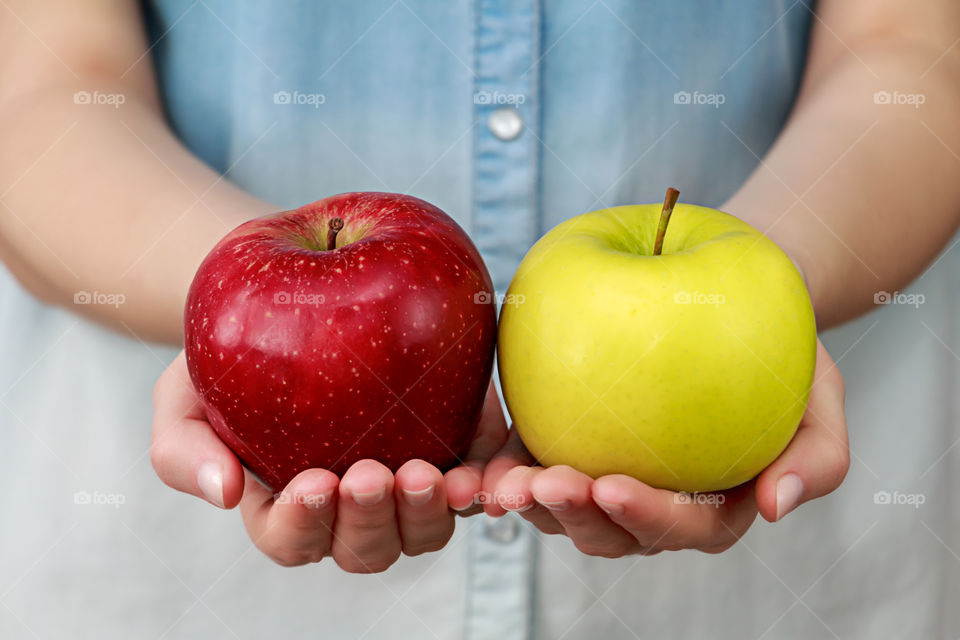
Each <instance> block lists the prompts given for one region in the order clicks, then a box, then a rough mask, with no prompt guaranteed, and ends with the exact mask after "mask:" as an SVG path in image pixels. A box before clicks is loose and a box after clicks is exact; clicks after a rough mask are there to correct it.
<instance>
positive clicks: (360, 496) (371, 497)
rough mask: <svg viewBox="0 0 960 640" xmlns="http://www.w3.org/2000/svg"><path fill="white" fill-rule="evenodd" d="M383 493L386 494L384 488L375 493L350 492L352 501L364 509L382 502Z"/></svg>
mask: <svg viewBox="0 0 960 640" xmlns="http://www.w3.org/2000/svg"><path fill="white" fill-rule="evenodd" d="M385 493H386V489H385V488H384V487H380V489H378V490H377V491H368V492H367V493H362V492H360V491H354V492H352V495H353V501H354V502H356V503H357V504H359V505H362V506H364V507H372V506H373V505H375V504H377V503H378V502H380V501H381V500H383V496H384V494H385Z"/></svg>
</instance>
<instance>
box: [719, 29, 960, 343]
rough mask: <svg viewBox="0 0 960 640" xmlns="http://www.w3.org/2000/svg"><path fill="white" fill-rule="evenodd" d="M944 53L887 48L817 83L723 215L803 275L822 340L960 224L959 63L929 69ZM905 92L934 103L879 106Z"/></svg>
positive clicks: (877, 45) (874, 47)
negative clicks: (773, 246)
mask: <svg viewBox="0 0 960 640" xmlns="http://www.w3.org/2000/svg"><path fill="white" fill-rule="evenodd" d="M939 53H940V52H938V51H935V50H931V49H927V48H925V47H924V46H923V45H921V44H915V43H911V42H908V41H896V40H879V39H878V40H877V41H875V42H873V43H871V44H870V45H869V46H864V47H862V48H861V49H860V51H859V52H858V54H859V59H858V58H857V57H854V56H853V55H846V56H843V57H841V58H840V59H838V60H837V61H836V63H835V64H832V65H830V68H829V70H826V71H824V72H822V73H818V74H817V76H816V79H815V80H810V79H809V78H808V82H807V83H806V84H805V86H804V88H803V90H802V93H801V96H800V98H799V100H798V103H797V106H796V108H795V110H794V113H793V114H792V116H791V117H790V120H789V122H788V124H787V126H786V127H785V129H784V131H783V133H782V134H781V136H780V138H779V139H778V140H777V142H776V144H775V145H774V147H773V148H772V149H771V151H770V152H769V154H768V155H767V157H766V158H764V160H763V163H762V164H761V166H759V167H758V168H757V170H756V171H755V172H754V174H753V175H752V176H751V177H750V179H749V180H748V181H747V182H746V183H745V184H744V185H743V187H742V188H741V189H740V190H739V191H738V192H737V193H736V194H735V195H734V196H733V198H731V199H730V200H729V201H728V202H727V203H726V205H725V210H726V211H729V212H730V213H732V214H734V215H737V216H738V217H741V218H742V219H744V220H746V221H747V222H749V223H751V224H752V225H754V226H755V227H757V228H758V229H760V230H761V231H764V232H765V233H767V234H768V235H769V236H770V237H771V238H773V239H774V240H775V241H776V242H777V243H778V244H780V246H781V247H783V248H784V249H785V250H786V251H787V252H788V253H790V254H791V255H792V257H793V258H794V259H795V260H796V261H797V262H798V263H799V264H800V265H801V268H802V269H803V271H804V274H805V276H806V278H807V282H808V285H809V288H810V293H811V297H812V299H813V304H814V309H815V311H816V315H817V320H818V324H819V326H820V328H821V329H823V328H826V327H829V326H831V325H835V324H838V323H841V322H844V321H845V320H848V319H850V318H852V317H854V316H856V315H858V314H860V313H863V312H864V311H865V310H867V309H869V308H870V307H871V306H872V305H873V304H874V294H875V293H876V292H878V291H884V290H886V291H894V290H897V289H899V288H901V287H903V286H905V285H906V284H907V283H909V282H910V281H911V280H912V279H913V278H915V277H916V276H917V275H918V274H920V273H921V272H922V270H923V269H924V267H925V265H927V264H928V263H929V262H930V260H931V259H932V258H933V257H934V256H935V255H936V254H937V252H938V251H940V250H941V249H942V248H943V247H944V245H945V243H946V242H947V241H948V240H949V239H950V236H951V234H952V233H953V232H954V231H955V229H956V227H957V225H958V223H960V180H957V179H956V175H957V170H958V168H960V160H958V158H957V157H956V154H955V152H954V151H951V149H953V150H960V120H958V119H957V117H956V114H957V113H960V83H958V82H957V78H958V63H957V58H956V57H954V56H952V55H950V56H945V57H944V58H942V59H941V60H940V61H939V63H938V64H936V65H935V66H933V67H932V68H931V61H932V60H934V59H936V57H937V56H938V55H939ZM871 70H872V71H873V72H874V73H876V75H877V76H879V78H877V77H876V76H875V75H874V73H871ZM925 73H926V75H924V74H925ZM895 90H896V91H899V92H900V93H901V94H919V95H923V96H924V97H925V102H924V104H922V105H921V106H920V107H919V108H915V107H914V106H912V105H891V104H876V103H875V102H874V94H875V92H877V91H888V92H891V93H892V92H893V91H895Z"/></svg>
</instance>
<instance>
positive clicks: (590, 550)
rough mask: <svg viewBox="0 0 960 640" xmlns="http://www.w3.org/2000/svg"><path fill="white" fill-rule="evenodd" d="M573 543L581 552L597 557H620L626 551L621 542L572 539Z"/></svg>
mask: <svg viewBox="0 0 960 640" xmlns="http://www.w3.org/2000/svg"><path fill="white" fill-rule="evenodd" d="M573 544H574V546H576V547H577V549H578V550H579V551H580V552H581V553H584V554H586V555H588V556H596V557H599V558H620V557H622V556H623V555H625V554H626V553H627V549H626V548H625V545H621V544H603V543H595V542H583V541H578V540H574V542H573Z"/></svg>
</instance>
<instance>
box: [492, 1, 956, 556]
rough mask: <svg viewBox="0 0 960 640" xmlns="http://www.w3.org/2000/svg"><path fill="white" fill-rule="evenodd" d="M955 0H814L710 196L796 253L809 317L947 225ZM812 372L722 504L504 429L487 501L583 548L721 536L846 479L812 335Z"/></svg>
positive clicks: (895, 272) (706, 542)
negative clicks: (540, 456)
mask: <svg viewBox="0 0 960 640" xmlns="http://www.w3.org/2000/svg"><path fill="white" fill-rule="evenodd" d="M958 9H960V7H958V6H957V5H956V4H955V3H951V2H949V1H948V0H936V1H935V2H930V3H924V4H923V5H918V4H913V5H904V4H902V3H895V2H882V3H880V2H847V1H837V0H832V1H829V2H822V3H820V4H819V12H820V16H819V17H818V18H815V19H814V32H813V38H812V44H811V52H810V62H809V64H808V67H807V71H806V75H805V79H804V83H803V88H802V91H801V94H800V96H799V99H798V101H797V104H796V106H795V109H794V112H793V113H792V115H791V117H790V119H789V121H788V123H787V125H786V127H785V128H784V130H783V132H782V133H781V136H780V137H779V139H778V140H777V142H776V144H775V145H774V147H773V149H771V151H770V152H769V154H768V155H767V157H766V158H765V159H763V160H762V161H761V165H760V166H759V167H758V168H757V170H756V171H755V173H754V174H753V176H752V177H751V178H750V179H749V180H748V181H747V182H746V183H745V184H744V185H743V187H742V188H741V189H740V190H739V191H738V192H737V194H736V195H735V196H734V197H733V198H732V199H731V200H730V201H729V202H728V203H727V204H726V205H724V206H723V207H721V208H723V209H724V210H726V211H729V212H730V213H733V214H734V215H737V216H739V217H741V218H742V219H744V220H746V221H747V222H749V223H750V224H752V225H753V226H755V227H756V228H758V229H760V230H761V231H763V232H765V233H767V234H768V235H769V236H770V237H771V238H773V239H774V240H775V241H776V242H777V243H778V244H779V245H780V246H781V247H782V248H783V249H784V250H785V251H787V253H789V254H790V255H791V257H793V258H794V260H795V261H796V262H797V263H798V264H799V265H800V267H801V268H802V270H803V272H804V274H805V277H806V280H807V282H808V286H809V289H810V293H811V298H812V300H813V303H814V308H815V311H816V315H817V320H818V325H819V327H820V328H821V329H822V328H826V327H829V326H832V325H835V324H838V323H840V322H842V321H844V320H847V319H849V318H851V317H853V316H855V315H857V314H858V313H862V312H863V311H865V310H866V309H869V308H870V307H871V306H872V304H873V300H874V294H875V293H876V292H878V291H882V290H887V291H894V290H896V289H898V288H899V287H901V286H903V285H905V284H906V283H907V282H909V281H910V280H911V279H912V278H913V277H915V276H916V275H917V273H919V272H920V271H921V270H922V269H923V267H924V265H926V264H927V263H929V261H930V260H931V259H932V258H933V257H934V255H935V254H936V252H937V251H938V250H939V249H940V248H942V247H943V246H944V243H945V242H946V241H947V240H948V239H949V237H950V235H951V233H952V232H953V231H954V230H955V229H956V226H957V223H958V218H960V183H957V181H956V180H955V179H953V174H954V173H955V172H956V170H957V164H958V163H960V158H957V156H956V154H955V153H954V152H953V151H951V148H954V149H960V126H958V122H957V119H956V115H955V114H956V113H958V112H960V91H958V87H960V83H957V81H956V80H957V78H958V76H960V73H958V56H960V47H958V46H957V43H958V42H960V17H958V15H957V12H958ZM797 10H802V9H800V8H798V9H797ZM838 37H839V38H842V41H840V40H838V39H837V38H838ZM848 47H850V48H849V49H848ZM877 76H879V77H877ZM883 90H886V91H890V92H892V91H900V92H902V93H909V92H917V93H923V94H924V95H925V96H926V97H927V101H926V102H925V103H924V104H923V105H922V106H921V107H920V108H919V109H914V108H913V107H912V106H906V105H885V104H876V103H875V102H874V93H875V92H877V91H883ZM731 135H737V132H735V131H731ZM740 137H742V136H740ZM758 160H759V158H758ZM814 379H815V382H814V386H813V390H812V392H811V396H810V401H809V403H808V407H807V412H806V414H805V415H804V417H803V419H802V421H801V424H800V427H799V429H798V431H797V434H796V436H795V437H794V439H793V440H792V441H791V443H790V445H789V446H788V447H787V449H786V450H785V451H784V453H783V454H781V456H780V457H779V458H778V459H777V460H776V461H775V462H774V463H773V464H772V465H770V466H769V467H768V468H767V469H766V470H764V471H763V472H762V473H761V474H760V476H759V477H758V478H757V479H756V480H755V481H753V482H751V483H748V484H746V485H743V486H741V487H738V488H736V489H734V490H731V491H729V492H725V493H724V494H723V495H724V497H725V502H724V503H723V504H722V505H720V506H719V507H717V506H714V504H696V503H691V502H684V501H683V500H677V495H678V494H672V493H671V492H668V491H663V490H658V489H653V488H651V487H648V486H646V485H643V484H642V483H640V482H639V481H637V480H634V479H632V478H628V477H626V476H606V477H602V478H599V479H597V480H592V479H590V478H588V477H587V476H584V475H583V474H580V473H579V472H576V471H575V470H573V469H570V468H568V467H551V468H548V469H542V468H540V467H536V466H534V464H533V460H532V459H531V458H530V457H529V454H528V453H527V452H526V450H525V449H523V448H522V444H521V443H520V442H519V440H518V439H517V438H516V435H515V434H512V435H511V439H510V441H509V444H508V445H507V446H506V447H505V449H504V450H503V451H501V452H500V453H499V454H498V455H497V457H495V459H494V460H493V461H492V462H491V463H490V465H489V466H488V470H487V473H486V475H485V478H484V484H485V490H486V491H488V492H490V493H492V494H494V495H496V496H498V497H499V498H500V499H501V500H502V503H500V504H491V505H488V506H487V511H488V513H490V514H492V515H500V514H502V513H503V511H504V509H503V507H504V506H507V507H509V508H511V509H513V510H520V509H525V510H523V511H521V513H522V515H523V516H524V517H525V518H527V519H528V520H530V521H531V522H532V523H534V524H535V525H536V526H538V527H539V528H540V529H541V530H543V531H546V532H548V533H561V534H565V535H567V536H569V537H570V538H571V539H572V540H573V542H574V544H576V545H577V546H578V548H580V549H581V550H583V551H584V552H585V553H589V554H591V555H603V556H608V557H616V556H620V555H625V554H628V553H652V552H656V551H659V550H664V549H679V548H697V549H701V550H704V551H721V550H723V549H726V548H727V547H729V546H730V545H732V544H733V543H735V542H736V540H737V539H738V538H739V537H740V536H741V535H743V533H744V532H745V531H746V530H747V528H748V527H749V526H750V523H751V522H752V521H753V520H754V518H755V516H756V514H757V513H758V512H759V513H760V514H761V515H762V516H763V517H764V518H765V519H767V520H769V521H776V520H779V519H780V518H782V517H784V516H785V515H786V514H787V513H789V512H790V511H791V510H792V509H794V508H796V506H798V505H799V504H802V503H803V502H807V501H809V500H812V499H815V498H817V497H820V496H823V495H825V494H827V493H829V492H831V491H832V490H834V489H835V488H836V487H838V486H839V484H840V483H841V482H842V480H843V478H844V476H845V474H846V472H847V469H848V467H849V460H850V457H849V447H848V442H847V432H846V422H845V418H844V414H843V400H844V387H843V380H842V377H841V375H840V373H839V371H838V370H837V368H836V365H835V364H834V363H833V361H832V360H831V359H830V356H829V355H828V354H827V352H826V350H825V349H824V348H823V346H822V344H821V345H818V353H817V370H816V373H815V376H814ZM603 503H607V505H609V504H613V505H614V507H613V511H614V513H607V512H606V511H605V510H604V509H603ZM558 504H559V505H561V507H563V508H560V509H557V508H556V507H557V505H558ZM618 506H620V507H622V508H623V513H619V514H618V513H616V511H617V510H618ZM551 507H552V508H551Z"/></svg>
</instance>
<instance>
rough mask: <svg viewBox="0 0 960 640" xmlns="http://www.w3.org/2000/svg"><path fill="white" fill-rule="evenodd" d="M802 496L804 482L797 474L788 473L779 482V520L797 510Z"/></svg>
mask: <svg viewBox="0 0 960 640" xmlns="http://www.w3.org/2000/svg"><path fill="white" fill-rule="evenodd" d="M802 495H803V480H801V479H800V476H798V475H797V474H795V473H788V474H786V475H784V476H782V477H781V478H780V479H779V480H777V520H779V519H780V518H782V517H783V516H785V515H787V514H788V513H790V512H791V511H793V510H794V509H796V508H797V505H798V504H800V496H802Z"/></svg>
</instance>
